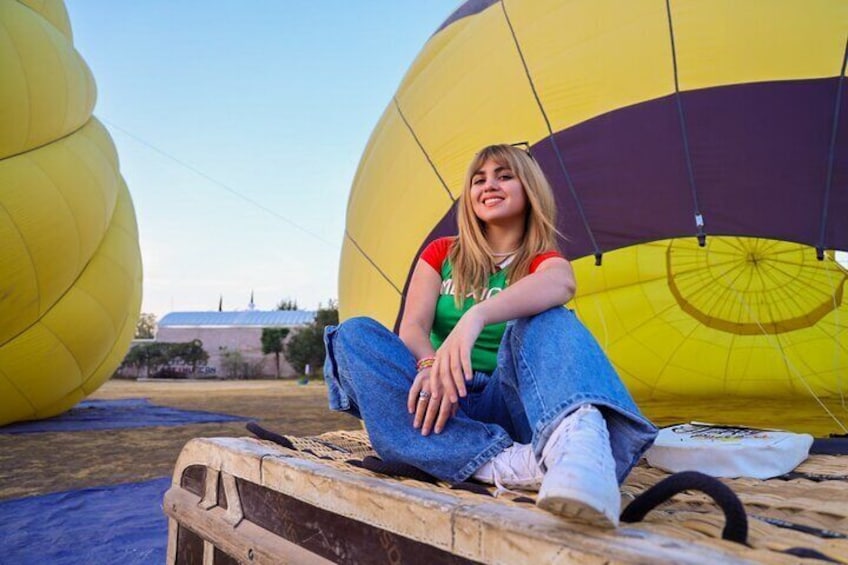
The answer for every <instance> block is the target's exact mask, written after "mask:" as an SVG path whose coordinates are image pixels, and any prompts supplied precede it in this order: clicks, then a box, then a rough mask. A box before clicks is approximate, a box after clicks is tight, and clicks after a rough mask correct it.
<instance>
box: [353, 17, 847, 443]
mask: <svg viewBox="0 0 848 565" xmlns="http://www.w3.org/2000/svg"><path fill="white" fill-rule="evenodd" d="M846 39H848V3H846V2H833V1H828V0H813V1H800V0H775V1H769V2H766V1H751V2H730V1H715V0H686V1H683V0H669V1H667V2H666V1H664V0H635V1H632V2H615V1H611V0H584V1H579V0H575V1H562V0H523V1H520V2H519V1H510V0H504V1H484V0H478V1H468V2H465V3H464V4H463V5H461V6H460V7H459V8H458V9H457V10H456V11H455V13H454V14H453V15H452V16H451V17H450V18H448V20H447V21H446V22H445V23H444V24H443V25H442V26H441V27H440V28H439V29H438V30H437V31H436V32H435V33H434V34H433V35H432V36H431V37H430V39H429V40H428V42H427V43H426V45H425V46H424V48H423V49H422V51H421V53H420V54H419V55H418V57H417V59H416V60H415V61H414V63H413V64H412V66H411V67H410V69H409V70H408V72H407V74H406V76H405V78H404V79H403V81H402V83H401V85H400V86H399V88H398V90H397V93H396V94H395V96H394V98H393V99H392V101H391V102H390V104H389V105H388V107H387V108H386V110H385V112H384V113H383V115H382V117H381V118H380V120H379V122H378V124H377V125H376V127H375V129H374V131H373V133H372V135H371V138H370V140H369V142H368V145H367V147H366V149H365V151H364V154H363V156H362V158H361V161H360V164H359V168H358V171H357V174H356V177H355V179H354V182H353V186H352V188H351V192H350V197H349V203H348V210H347V223H346V232H345V239H344V245H343V250H342V256H341V266H340V277H339V287H340V290H339V304H340V313H341V317H342V318H343V319H345V318H348V317H351V316H356V315H369V316H372V317H375V318H377V319H378V320H380V321H381V322H382V323H384V324H385V325H387V326H389V327H392V326H393V325H395V324H396V322H397V320H398V319H399V316H400V315H401V312H402V310H403V292H404V289H405V286H406V284H407V283H408V279H409V275H410V271H411V268H412V267H413V265H414V262H415V260H416V257H417V255H418V253H419V251H420V250H421V249H422V248H423V246H425V245H426V244H427V243H428V242H429V241H431V240H433V239H434V238H436V237H439V236H444V235H449V234H453V233H456V232H455V219H454V205H455V201H456V198H457V197H458V195H459V193H460V191H461V189H462V186H461V185H462V182H463V175H464V172H465V167H466V165H467V163H468V162H469V161H470V159H471V157H472V155H473V154H474V152H475V151H476V150H478V149H479V148H481V147H483V146H485V145H488V144H491V143H519V142H527V145H528V148H529V151H530V153H531V155H532V156H533V158H535V159H536V160H537V161H538V162H539V163H540V164H541V166H542V168H543V170H544V171H545V173H546V175H547V176H548V178H549V180H550V181H551V183H552V184H553V186H554V189H555V192H556V197H557V202H558V208H559V217H560V220H559V225H558V228H559V230H560V232H561V233H562V234H563V236H564V237H563V238H562V239H561V242H560V243H561V246H562V250H563V251H564V253H565V255H566V256H567V257H568V258H569V259H571V260H572V262H573V264H574V267H575V271H576V274H577V281H578V292H577V296H576V298H575V299H574V300H573V301H572V303H571V304H570V305H569V306H571V307H573V308H575V309H576V311H577V313H578V315H579V316H580V317H581V319H582V320H583V321H584V323H586V324H587V326H588V327H589V328H590V329H591V330H592V332H593V333H594V335H595V336H596V338H597V339H598V340H599V342H600V343H601V344H602V345H603V346H604V347H605V349H606V351H607V353H608V355H609V356H610V358H611V360H612V362H613V363H614V365H615V366H616V368H617V369H618V371H619V373H620V374H621V376H622V378H623V380H624V381H625V383H626V384H627V386H628V387H629V389H630V390H631V392H632V393H633V394H634V396H635V398H636V400H637V401H639V402H640V403H643V405H645V404H644V403H650V402H657V403H665V404H664V406H665V407H666V408H665V410H666V412H665V413H664V414H665V415H666V416H668V417H671V415H672V414H673V415H674V418H680V419H688V418H690V417H693V416H700V417H702V418H703V417H709V414H707V415H704V414H702V413H701V412H697V411H694V410H691V409H689V408H690V407H692V406H695V405H696V404H699V402H700V403H701V404H703V405H707V406H715V407H720V406H721V405H723V404H727V403H732V400H733V399H751V398H756V399H784V400H786V401H787V402H790V403H791V402H793V401H796V400H798V399H813V401H815V402H816V403H817V405H818V404H819V403H820V405H821V406H822V407H823V408H824V409H825V410H831V409H832V408H827V407H826V406H827V404H828V402H829V401H828V399H838V398H840V395H842V394H843V392H844V389H845V386H846V383H845V382H844V381H846V380H848V307H846V305H845V304H844V302H843V294H844V287H845V282H846V276H848V272H846V269H845V268H844V267H842V266H841V265H840V264H839V263H838V262H837V261H836V260H835V254H834V250H846V249H848V102H846V98H848V93H846V92H844V90H845V74H846V53H848V51H846ZM830 404H831V405H833V403H832V402H831V403H830ZM737 406H738V408H735V409H734V410H735V412H734V411H731V413H730V414H729V415H725V418H726V419H728V418H729V419H730V420H732V421H733V422H734V423H752V422H750V421H748V416H749V415H750V412H751V410H755V409H756V407H757V405H756V403H754V404H752V403H750V402H749V401H745V402H744V403H742V404H739V405H737ZM645 411H646V413H647V414H648V415H649V416H654V417H657V416H658V415H659V416H662V415H663V414H658V413H657V412H656V411H654V412H652V409H651V408H650V407H649V406H647V405H645ZM832 416H833V419H832V420H831V419H830V417H828V424H827V427H828V428H829V429H830V431H841V432H842V433H845V432H846V431H848V429H846V428H845V426H844V424H842V423H841V422H840V419H844V417H845V412H844V411H843V412H842V413H841V416H840V415H838V414H836V415H832ZM678 421H679V420H678ZM761 422H762V420H760V421H759V423H761ZM770 422H771V423H772V424H773V425H781V424H785V423H787V422H788V418H787V417H786V415H784V414H778V415H776V416H775V417H774V418H773V419H772V420H771V421H770ZM787 426H788V427H792V426H791V425H789V424H788V423H787ZM796 427H798V426H796ZM801 427H802V428H803V426H801Z"/></svg>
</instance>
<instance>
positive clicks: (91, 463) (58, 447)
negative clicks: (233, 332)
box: [0, 380, 359, 500]
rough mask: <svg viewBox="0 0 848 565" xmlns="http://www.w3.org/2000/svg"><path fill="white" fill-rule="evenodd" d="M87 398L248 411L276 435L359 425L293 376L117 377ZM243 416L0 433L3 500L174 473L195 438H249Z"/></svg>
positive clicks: (320, 388) (319, 387) (314, 386)
mask: <svg viewBox="0 0 848 565" xmlns="http://www.w3.org/2000/svg"><path fill="white" fill-rule="evenodd" d="M90 398H101V399H119V398H148V399H149V400H150V401H151V402H153V403H154V404H159V405H163V406H171V407H174V408H183V409H191V410H206V411H211V412H222V413H225V414H233V415H238V416H245V417H248V418H251V419H254V420H256V421H258V422H260V424H261V425H262V426H263V427H266V428H268V429H271V430H274V431H276V432H279V433H285V434H293V435H315V434H319V433H322V432H325V431H330V430H338V429H357V428H359V422H358V421H357V420H356V419H354V418H352V417H350V416H347V415H345V414H338V413H333V412H330V411H329V410H328V408H327V399H326V387H325V386H324V385H323V384H318V383H311V384H308V385H303V386H301V385H297V384H296V383H295V382H294V381H200V382H198V381H183V382H180V381H173V382H151V381H142V382H136V381H118V380H113V381H109V382H107V383H105V384H104V385H103V386H102V387H101V388H100V389H99V390H98V391H97V392H95V393H94V394H93V395H92V396H91V397H90ZM244 426H245V423H244V422H223V423H206V424H192V425H187V426H168V427H150V428H135V429H123V430H106V431H86V432H56V433H53V432H50V433H36V434H19V435H2V434H0V500H4V499H10V498H19V497H22V496H29V495H36V494H46V493H50V492H58V491H64V490H70V489H79V488H85V487H93V486H106V485H113V484H120V483H128V482H136V481H143V480H147V479H152V478H155V477H162V476H167V475H170V474H171V473H172V472H173V466H174V462H175V461H176V459H177V455H179V453H180V450H181V449H182V447H183V445H185V443H186V442H187V441H188V440H190V439H191V438H194V437H215V436H231V437H232V436H236V437H238V436H249V435H251V434H250V433H249V432H248V431H247V430H245V427H244Z"/></svg>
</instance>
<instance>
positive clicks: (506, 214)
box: [469, 159, 527, 225]
mask: <svg viewBox="0 0 848 565" xmlns="http://www.w3.org/2000/svg"><path fill="white" fill-rule="evenodd" d="M469 196H470V200H471V208H472V210H473V211H474V215H475V216H477V218H478V219H479V220H480V221H482V222H483V223H484V224H487V225H490V224H509V223H513V222H521V223H523V222H524V217H525V211H526V209H527V195H526V194H525V193H524V187H523V186H521V181H520V180H518V177H517V176H516V174H515V173H514V172H513V171H512V170H511V169H510V168H509V167H508V166H507V165H504V164H500V163H498V162H497V161H495V160H494V159H487V160H486V161H485V162H484V163H483V165H482V166H480V168H479V169H477V170H476V171H475V172H474V174H473V175H472V176H471V186H470V192H469Z"/></svg>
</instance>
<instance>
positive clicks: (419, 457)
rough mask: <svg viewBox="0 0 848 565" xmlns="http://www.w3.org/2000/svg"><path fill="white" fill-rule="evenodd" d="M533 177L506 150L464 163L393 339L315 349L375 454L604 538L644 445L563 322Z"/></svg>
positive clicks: (563, 265)
mask: <svg viewBox="0 0 848 565" xmlns="http://www.w3.org/2000/svg"><path fill="white" fill-rule="evenodd" d="M555 212H556V204H555V202H554V197H553V193H552V191H551V188H550V186H549V185H548V182H547V181H546V179H545V177H544V175H543V173H542V171H541V169H540V168H539V166H538V165H537V164H536V162H535V161H534V160H533V159H532V157H530V155H529V154H528V153H526V152H524V151H523V150H521V149H518V148H516V147H513V146H510V145H493V146H490V147H486V148H484V149H483V150H482V151H480V152H479V153H478V154H477V155H475V157H474V159H473V161H472V162H471V165H470V167H469V169H468V174H467V176H466V182H465V186H464V188H463V191H462V195H461V196H460V199H459V203H458V214H457V216H458V224H459V226H458V227H459V236H458V237H456V238H442V239H437V240H435V241H434V242H432V243H431V244H430V245H429V246H428V247H427V248H425V250H424V251H423V252H422V253H421V256H420V258H419V260H418V263H417V265H416V267H415V270H414V272H413V274H412V278H411V280H410V283H409V288H408V291H407V296H406V308H405V311H404V314H403V319H402V321H401V324H400V332H399V336H396V335H394V334H393V333H391V332H390V331H389V330H387V329H386V328H384V327H383V326H381V325H380V324H379V323H377V322H376V321H374V320H371V319H369V318H352V319H350V320H347V321H345V322H344V323H342V324H340V325H339V326H337V327H330V328H328V329H327V332H326V334H325V345H326V347H327V361H326V365H325V369H324V376H325V379H326V380H327V384H328V392H329V398H330V407H331V408H332V409H334V410H342V411H347V412H350V413H352V414H354V415H356V416H358V417H361V418H362V419H363V420H364V421H365V425H366V427H367V429H368V432H369V436H370V438H371V441H372V444H373V446H374V449H375V450H376V451H377V453H378V454H379V455H380V456H381V457H382V458H383V459H384V460H387V461H399V462H404V463H407V464H410V465H414V466H415V467H417V468H419V469H422V470H424V471H426V472H427V473H430V474H431V475H434V476H436V477H438V478H440V479H442V480H445V481H448V482H453V483H456V482H461V481H464V480H466V479H468V478H469V477H473V478H475V479H477V480H480V481H483V482H487V483H489V484H495V485H497V486H498V487H499V488H522V489H531V490H535V489H539V496H538V502H537V504H538V505H539V506H540V507H542V508H546V509H548V510H550V511H552V512H556V513H558V514H562V515H564V516H571V517H576V518H579V519H582V520H584V521H589V522H592V523H596V524H599V525H604V526H608V527H615V526H616V525H617V524H618V515H619V511H620V504H621V503H620V495H619V490H618V486H619V484H620V482H621V481H623V480H624V478H625V477H626V476H627V474H628V473H629V472H630V469H631V468H632V466H633V465H634V464H635V463H636V461H638V459H639V457H640V456H641V455H642V453H643V452H644V451H645V450H646V449H647V448H648V447H649V446H650V445H651V443H652V442H653V440H654V437H655V436H656V428H654V426H653V425H651V423H650V422H648V421H647V420H645V419H644V418H643V417H642V416H641V415H640V413H639V411H638V409H637V408H636V406H635V405H634V403H633V400H632V399H631V397H630V395H629V394H628V392H627V390H626V389H625V388H624V386H623V385H622V383H621V381H620V380H619V378H618V376H617V375H616V373H615V371H614V370H613V368H612V366H611V365H610V363H609V361H608V360H607V359H606V357H605V355H604V354H603V352H602V351H601V349H600V347H599V346H598V345H597V343H596V342H595V340H594V339H593V338H592V336H591V335H590V334H589V332H588V331H587V330H586V329H585V328H584V327H583V326H582V325H581V324H580V322H579V321H578V320H577V319H576V317H575V315H574V313H573V312H572V311H570V310H567V309H565V308H563V307H562V304H564V303H566V302H568V301H569V300H570V299H571V298H572V297H573V296H574V290H575V283H574V273H573V271H572V269H571V266H570V264H569V262H568V261H567V260H566V259H565V258H563V257H562V255H561V254H560V253H559V252H558V251H557V244H556V229H555V225H556V221H555Z"/></svg>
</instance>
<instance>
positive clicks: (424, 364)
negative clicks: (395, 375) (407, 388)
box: [415, 357, 436, 372]
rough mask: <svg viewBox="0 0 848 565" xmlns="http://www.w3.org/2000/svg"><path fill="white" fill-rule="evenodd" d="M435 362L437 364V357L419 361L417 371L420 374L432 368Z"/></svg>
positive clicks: (423, 358) (416, 365) (416, 366)
mask: <svg viewBox="0 0 848 565" xmlns="http://www.w3.org/2000/svg"><path fill="white" fill-rule="evenodd" d="M435 362H436V358H435V357H422V358H421V359H419V360H418V363H416V364H415V370H416V371H419V372H420V371H421V370H423V369H426V368H428V367H432V366H433V363H435Z"/></svg>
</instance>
